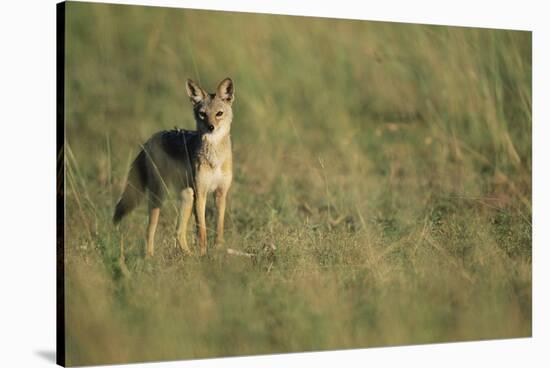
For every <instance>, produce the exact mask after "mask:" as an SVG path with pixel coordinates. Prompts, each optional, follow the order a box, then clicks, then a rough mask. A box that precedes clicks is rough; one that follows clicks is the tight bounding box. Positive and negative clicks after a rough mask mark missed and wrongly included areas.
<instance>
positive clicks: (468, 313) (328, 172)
mask: <svg viewBox="0 0 550 368" xmlns="http://www.w3.org/2000/svg"><path fill="white" fill-rule="evenodd" d="M66 29H67V36H66V42H67V54H66V55H67V56H66V86H65V88H66V142H65V143H66V144H65V154H66V156H65V157H66V169H67V172H66V199H67V200H66V244H65V247H66V248H65V262H66V265H65V266H66V280H65V283H66V320H67V326H66V336H67V343H66V349H67V363H68V364H69V365H80V364H99V363H120V362H134V361H149V360H164V359H184V358H200V357H214V356H231V355H243V354H265V353H276V352H295V351H310V350H325V349H343V348H358V347H371V346H387V345H401V344H420V343H433V342H448V341H461V340H477V339H494V338H510V337H519V336H530V335H531V319H532V314H531V34H530V33H528V32H519V31H504V30H488V29H466V28H451V27H436V26H423V25H404V24H391V23H377V22H364V21H343V20H330V19H315V18H304V17H288V16H271V15H253V14H237V13H222V12H202V11H187V10H177V9H161V8H145V7H125V6H110V5H94V4H77V3H69V4H68V6H67V28H66ZM226 76H231V77H232V78H233V79H234V81H235V88H236V101H235V103H234V115H235V118H234V121H233V127H232V139H233V150H234V162H235V165H234V166H235V168H234V183H233V187H232V190H231V192H230V202H229V205H228V214H227V221H226V247H228V248H232V249H237V250H241V251H246V252H249V253H252V254H255V255H256V256H255V257H254V259H252V260H251V259H248V258H245V257H238V256H230V255H226V254H225V253H224V252H223V251H220V252H213V251H210V254H209V256H208V257H207V258H204V259H200V258H199V257H198V256H191V257H183V256H182V255H180V254H179V252H178V251H177V250H176V248H175V238H174V232H175V222H176V210H175V208H176V206H177V202H176V200H175V199H174V200H172V201H169V202H167V203H166V204H165V206H164V208H163V210H162V211H161V219H160V224H159V228H158V231H157V248H156V254H155V258H154V259H153V260H152V261H146V260H144V257H143V256H144V243H145V240H144V234H145V226H146V223H147V214H146V205H145V203H144V204H143V205H142V206H141V207H139V208H138V209H137V210H136V211H135V212H133V213H132V214H131V215H130V216H129V217H128V218H126V219H125V220H124V222H123V224H122V225H121V227H120V229H119V230H117V229H115V228H114V227H113V225H112V224H111V217H112V213H113V207H114V204H115V201H116V200H117V197H118V196H119V194H120V192H121V190H122V188H123V185H124V181H125V176H126V173H127V170H128V168H129V164H130V162H131V160H132V159H133V157H134V156H135V155H136V153H137V151H138V149H139V145H140V144H141V143H142V142H144V141H145V140H146V139H147V138H148V137H149V136H150V135H151V134H152V133H154V132H156V131H159V130H162V129H169V128H172V127H174V126H178V127H181V128H188V129H192V128H193V127H194V122H193V120H192V114H191V104H190V102H189V101H188V98H187V95H186V92H185V80H186V79H187V78H188V77H190V78H193V79H195V80H198V81H200V83H201V84H202V85H203V86H204V87H205V88H206V89H207V90H209V91H213V90H214V88H215V86H216V83H217V82H218V81H219V80H221V79H222V78H224V77H226ZM208 204H209V206H213V200H212V198H210V199H209V203H208ZM213 215H214V210H212V211H210V212H209V213H208V217H207V225H208V226H209V244H210V245H211V244H212V240H213V235H214V234H213V232H212V231H210V229H213V228H214V222H213V221H214V216H213ZM192 221H193V220H192ZM191 228H193V227H191ZM121 237H123V241H124V244H125V246H126V265H127V267H128V269H129V270H130V272H131V278H126V277H123V276H122V275H121V271H120V268H119V263H118V249H119V244H120V241H121ZM188 237H189V239H191V240H192V242H193V244H194V240H193V239H194V233H193V232H191V231H190V233H189V234H188ZM272 247H275V248H276V249H275V250H274V251H265V249H270V248H272Z"/></svg>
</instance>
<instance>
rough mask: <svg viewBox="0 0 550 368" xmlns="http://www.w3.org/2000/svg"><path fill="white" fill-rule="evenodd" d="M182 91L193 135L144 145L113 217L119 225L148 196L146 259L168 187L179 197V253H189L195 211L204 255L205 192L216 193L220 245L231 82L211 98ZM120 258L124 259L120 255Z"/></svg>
mask: <svg viewBox="0 0 550 368" xmlns="http://www.w3.org/2000/svg"><path fill="white" fill-rule="evenodd" d="M186 87H187V94H188V95H189V98H190V100H191V103H192V104H193V113H194V118H195V121H196V130H193V131H191V130H182V129H174V130H169V131H161V132H158V133H155V134H154V135H153V136H152V137H151V138H149V140H147V142H145V143H144V144H143V146H142V149H141V151H140V152H139V153H138V155H137V157H136V158H135V160H134V162H133V163H132V166H131V168H130V172H129V173H128V179H127V183H126V187H125V189H124V192H123V193H122V195H121V197H120V200H119V201H118V203H117V205H116V209H115V213H114V216H113V222H114V223H115V224H118V223H119V222H120V220H121V219H122V218H123V217H124V216H125V215H126V214H128V213H129V212H130V211H131V210H133V209H134V208H135V207H136V206H137V205H138V203H139V201H140V199H141V198H142V197H143V196H144V194H145V192H147V193H148V197H149V224H148V226H147V246H146V247H147V248H146V256H148V257H151V256H153V254H154V250H155V246H154V240H155V230H156V228H157V223H158V219H159V214H160V208H161V204H162V202H163V200H164V199H165V197H166V194H167V190H168V188H170V187H172V188H174V189H175V190H176V191H177V192H178V193H179V194H180V197H181V207H180V211H179V212H180V213H179V219H178V226H177V230H176V239H177V243H178V245H179V247H180V248H181V250H182V251H184V252H185V253H190V249H189V247H188V245H187V240H186V232H187V223H188V220H189V217H190V215H191V209H192V208H193V205H194V210H195V211H194V212H195V220H196V221H195V222H196V225H197V232H198V244H199V248H200V254H201V255H205V254H206V224H205V208H206V197H207V195H208V193H210V192H214V193H215V198H216V207H217V215H218V222H217V231H216V245H220V244H222V243H223V223H224V215H225V203H226V197H227V192H228V190H229V187H230V186H231V180H232V177H233V173H232V171H233V170H232V165H233V162H232V154H231V139H230V134H229V131H230V128H231V121H232V119H233V110H232V108H231V106H232V104H233V101H234V98H235V97H234V85H233V81H232V80H231V79H230V78H225V79H224V80H222V81H221V82H220V84H219V85H218V88H217V90H216V93H207V92H205V91H204V90H203V89H202V88H201V87H200V86H199V85H198V84H197V83H195V82H193V81H192V80H190V79H188V80H187V83H186ZM121 252H123V249H122V248H121ZM121 257H124V255H123V253H121Z"/></svg>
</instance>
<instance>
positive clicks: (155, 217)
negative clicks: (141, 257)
mask: <svg viewBox="0 0 550 368" xmlns="http://www.w3.org/2000/svg"><path fill="white" fill-rule="evenodd" d="M159 214H160V208H159V207H153V208H151V209H150V210H149V225H147V250H146V253H145V256H146V257H148V258H149V257H152V256H153V255H154V253H155V231H156V230H157V224H158V222H159Z"/></svg>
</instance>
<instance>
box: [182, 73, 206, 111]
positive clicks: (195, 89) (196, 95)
mask: <svg viewBox="0 0 550 368" xmlns="http://www.w3.org/2000/svg"><path fill="white" fill-rule="evenodd" d="M185 87H186V88H187V94H188V95H189V98H190V99H191V102H192V103H193V105H196V104H198V103H199V102H201V101H202V100H204V98H205V97H206V92H204V90H203V89H202V88H201V87H200V86H199V85H198V84H197V83H195V82H193V81H192V80H191V79H188V80H187V83H186V84H185Z"/></svg>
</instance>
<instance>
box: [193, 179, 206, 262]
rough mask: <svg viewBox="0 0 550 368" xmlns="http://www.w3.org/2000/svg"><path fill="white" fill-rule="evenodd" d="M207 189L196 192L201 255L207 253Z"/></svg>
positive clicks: (196, 216) (196, 217)
mask: <svg viewBox="0 0 550 368" xmlns="http://www.w3.org/2000/svg"><path fill="white" fill-rule="evenodd" d="M205 211H206V191H205V190H200V189H199V190H197V192H196V193H195V222H196V224H197V231H198V234H199V248H200V255H201V256H204V255H206V220H205V215H204V213H205Z"/></svg>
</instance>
